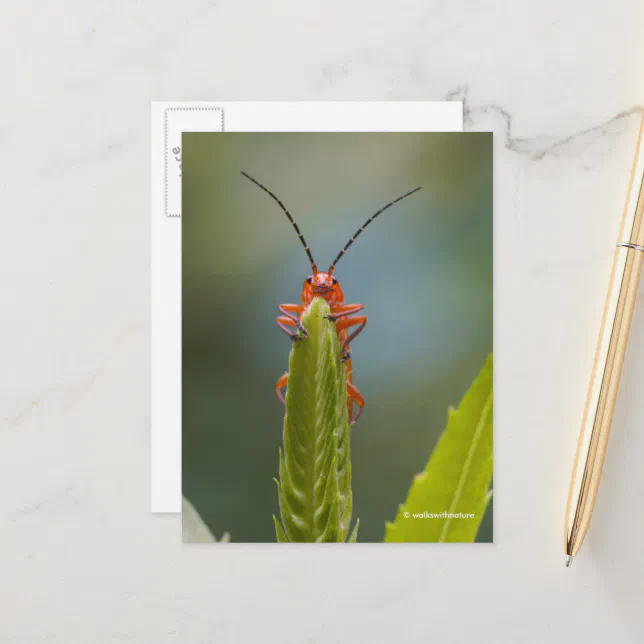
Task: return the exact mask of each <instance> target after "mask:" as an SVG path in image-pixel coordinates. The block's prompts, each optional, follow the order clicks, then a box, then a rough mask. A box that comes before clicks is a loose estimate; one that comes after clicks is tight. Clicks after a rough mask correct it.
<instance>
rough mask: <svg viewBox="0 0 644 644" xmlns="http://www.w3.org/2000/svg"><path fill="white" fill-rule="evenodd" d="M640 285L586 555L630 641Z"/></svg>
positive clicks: (637, 567)
mask: <svg viewBox="0 0 644 644" xmlns="http://www.w3.org/2000/svg"><path fill="white" fill-rule="evenodd" d="M643 286H644V284H643V285H641V286H640V289H639V301H638V303H637V305H636V308H635V312H634V315H633V321H632V325H631V332H630V338H629V344H628V350H627V353H626V357H625V360H624V366H623V369H622V377H621V384H620V389H619V393H618V396H617V402H616V407H615V414H614V416H613V424H612V429H611V435H610V438H609V443H608V449H607V451H606V460H605V462H604V470H603V473H602V481H601V486H600V489H599V493H598V496H597V501H596V504H595V510H594V512H593V519H592V522H591V526H590V529H589V532H588V538H587V548H588V550H587V553H588V555H590V556H591V557H592V559H593V561H594V564H595V566H596V567H597V570H598V572H599V575H600V576H601V578H602V579H603V581H604V583H605V586H606V590H607V591H608V593H609V595H610V596H611V597H612V598H613V599H614V602H615V606H616V609H617V610H618V611H619V612H620V613H621V614H622V615H623V617H624V623H625V625H626V626H627V627H628V628H629V630H630V631H632V633H633V636H634V640H633V641H640V638H641V636H642V632H643V631H644V611H643V610H642V605H643V603H644V556H643V555H642V538H643V535H644V507H643V504H642V498H643V495H644V464H643V462H642V459H643V458H644V431H642V428H644V395H643V391H644V388H643V385H644V288H643ZM582 553H583V550H582ZM583 554H586V553H583Z"/></svg>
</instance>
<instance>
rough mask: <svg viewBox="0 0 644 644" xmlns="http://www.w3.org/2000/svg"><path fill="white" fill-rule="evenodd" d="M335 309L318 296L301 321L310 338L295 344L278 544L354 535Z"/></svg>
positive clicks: (344, 388) (344, 385) (343, 382)
mask: <svg viewBox="0 0 644 644" xmlns="http://www.w3.org/2000/svg"><path fill="white" fill-rule="evenodd" d="M330 313H331V310H330V309H329V305H328V304H327V303H326V302H325V301H324V300H323V299H321V298H316V299H315V300H313V302H312V303H311V304H310V306H309V307H308V308H307V309H306V310H305V311H304V313H303V315H302V318H301V323H302V325H303V326H304V328H305V329H306V332H307V333H306V337H305V338H302V339H300V340H295V341H294V342H293V346H292V349H291V353H290V356H289V376H288V385H287V386H288V390H287V393H286V415H285V417H284V435H283V449H282V450H280V454H279V481H278V483H277V488H278V496H279V502H280V515H281V518H282V524H281V525H280V524H279V522H278V521H277V520H276V519H275V530H276V535H277V540H278V541H285V540H288V541H291V542H323V541H324V542H329V541H330V542H341V541H345V539H346V537H347V535H348V534H349V526H350V523H351V508H352V497H351V464H350V446H349V443H350V428H349V421H348V418H347V403H346V399H347V393H346V392H347V382H346V372H345V367H344V365H343V364H342V362H341V347H340V342H339V340H338V336H337V333H336V330H335V324H334V323H333V322H331V321H329V320H327V319H326V318H325V316H328V315H330ZM282 526H283V527H282Z"/></svg>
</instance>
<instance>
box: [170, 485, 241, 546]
mask: <svg viewBox="0 0 644 644" xmlns="http://www.w3.org/2000/svg"><path fill="white" fill-rule="evenodd" d="M181 529H182V533H183V541H184V543H212V542H214V541H217V539H215V535H213V533H212V532H211V531H210V528H208V526H207V525H206V524H205V523H204V521H203V519H202V518H201V517H200V516H199V513H198V512H197V510H195V507H194V506H193V505H192V503H190V501H188V499H186V498H185V497H184V496H182V497H181ZM229 541H230V534H229V533H228V532H224V534H223V535H222V537H221V539H220V540H219V543H228V542H229Z"/></svg>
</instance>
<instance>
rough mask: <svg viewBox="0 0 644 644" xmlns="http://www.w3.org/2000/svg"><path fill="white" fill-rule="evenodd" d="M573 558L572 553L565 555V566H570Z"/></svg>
mask: <svg viewBox="0 0 644 644" xmlns="http://www.w3.org/2000/svg"><path fill="white" fill-rule="evenodd" d="M573 559H574V557H573V556H572V555H568V556H567V557H566V568H570V566H572V560H573Z"/></svg>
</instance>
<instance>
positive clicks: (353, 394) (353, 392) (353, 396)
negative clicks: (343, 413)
mask: <svg viewBox="0 0 644 644" xmlns="http://www.w3.org/2000/svg"><path fill="white" fill-rule="evenodd" d="M347 402H348V404H349V423H351V424H353V423H355V422H356V421H357V420H358V418H360V414H362V410H363V409H364V398H363V397H362V395H361V394H360V392H359V391H358V390H357V389H356V387H355V386H354V385H353V384H352V383H350V382H347ZM354 402H355V403H356V405H358V411H357V412H356V414H355V416H353V417H351V411H352V407H353V403H354Z"/></svg>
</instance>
